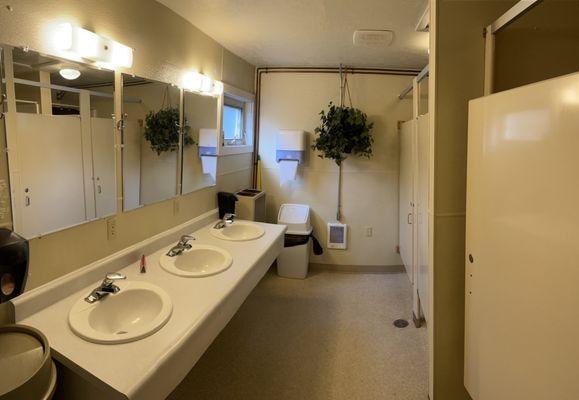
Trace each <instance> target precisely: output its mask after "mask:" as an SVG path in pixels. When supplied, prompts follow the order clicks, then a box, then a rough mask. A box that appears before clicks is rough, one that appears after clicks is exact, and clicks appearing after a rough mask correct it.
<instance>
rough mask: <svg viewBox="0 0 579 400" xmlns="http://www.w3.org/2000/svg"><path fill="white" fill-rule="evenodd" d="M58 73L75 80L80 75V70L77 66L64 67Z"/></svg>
mask: <svg viewBox="0 0 579 400" xmlns="http://www.w3.org/2000/svg"><path fill="white" fill-rule="evenodd" d="M58 73H59V74H60V76H62V77H63V78H64V79H68V80H69V81H72V80H75V79H77V78H78V77H79V76H80V71H79V70H78V69H76V68H63V69H61V70H60V71H58Z"/></svg>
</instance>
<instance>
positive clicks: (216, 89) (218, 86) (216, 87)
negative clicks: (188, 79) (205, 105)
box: [213, 81, 223, 96]
mask: <svg viewBox="0 0 579 400" xmlns="http://www.w3.org/2000/svg"><path fill="white" fill-rule="evenodd" d="M222 93H223V82H219V81H215V82H213V95H214V96H220V95H221V94H222Z"/></svg>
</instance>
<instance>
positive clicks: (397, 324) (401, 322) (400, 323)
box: [394, 319, 408, 328]
mask: <svg viewBox="0 0 579 400" xmlns="http://www.w3.org/2000/svg"><path fill="white" fill-rule="evenodd" d="M394 326H395V327H396V328H406V327H407V326H408V321H406V320H405V319H397V320H396V321H394Z"/></svg>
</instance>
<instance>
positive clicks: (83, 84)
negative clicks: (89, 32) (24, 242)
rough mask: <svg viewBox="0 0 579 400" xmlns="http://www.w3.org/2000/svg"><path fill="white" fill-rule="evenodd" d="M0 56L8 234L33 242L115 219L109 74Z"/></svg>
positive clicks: (18, 53) (27, 55)
mask: <svg viewBox="0 0 579 400" xmlns="http://www.w3.org/2000/svg"><path fill="white" fill-rule="evenodd" d="M5 52H11V58H12V63H10V66H9V68H5V76H4V80H5V84H6V92H7V99H6V102H7V106H8V107H7V108H8V110H7V113H6V118H5V121H6V136H7V142H8V148H9V149H10V152H9V171H10V177H11V179H10V183H11V185H12V193H13V198H12V214H13V224H14V230H15V231H16V232H17V233H19V234H21V235H22V236H24V237H26V238H32V237H36V236H39V235H42V234H46V233H50V232H54V231H58V230H61V229H64V228H67V227H71V226H74V225H78V224H81V223H83V222H85V221H89V220H93V219H96V218H103V217H106V216H109V215H111V214H114V213H115V212H116V193H115V188H116V184H115V181H116V179H115V161H114V124H113V119H112V112H113V108H114V106H113V104H114V100H113V92H114V73H113V72H111V71H106V70H100V69H95V68H92V67H90V66H87V65H84V64H78V63H74V62H70V61H64V60H61V59H57V58H52V57H47V56H44V55H41V54H39V53H36V52H33V51H24V50H22V49H17V48H15V49H11V48H9V47H6V48H5ZM5 60H6V61H8V57H5ZM5 67H7V65H5Z"/></svg>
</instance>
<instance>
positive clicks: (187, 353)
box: [15, 222, 285, 400]
mask: <svg viewBox="0 0 579 400" xmlns="http://www.w3.org/2000/svg"><path fill="white" fill-rule="evenodd" d="M213 224H214V222H212V223H211V224H210V225H207V226H205V227H203V228H201V229H199V230H197V231H195V232H193V233H192V234H193V236H195V237H196V238H197V240H196V241H195V243H198V244H211V245H214V246H219V247H221V248H223V249H225V250H227V251H229V252H230V253H231V255H232V256H233V264H232V265H231V267H230V268H229V269H227V270H226V271H224V272H222V273H220V274H217V275H214V276H208V277H203V278H185V277H179V276H176V275H172V274H170V273H168V272H166V271H165V270H163V269H162V268H161V266H160V265H159V257H160V255H161V254H164V253H165V252H166V251H167V249H168V248H169V247H170V246H169V247H167V246H164V247H163V248H161V249H159V250H157V251H155V252H154V253H152V254H149V255H148V256H147V273H146V274H141V273H139V263H138V262H135V263H132V264H130V265H127V266H125V267H124V268H121V269H119V270H118V271H119V272H121V273H123V274H125V275H126V276H127V279H128V280H132V281H146V282H150V283H153V284H155V285H157V286H159V287H160V288H162V289H164V290H165V291H166V292H167V293H168V294H169V295H170V297H171V300H172V302H173V313H172V315H171V318H170V319H169V321H168V322H167V324H166V325H165V326H164V327H163V328H161V329H160V330H159V331H158V332H156V333H154V334H153V335H151V336H148V337H146V338H144V339H141V340H138V341H135V342H130V343H124V344H113V345H106V344H95V343H90V342H87V341H85V340H83V339H81V338H79V337H78V336H76V335H75V334H74V333H73V332H72V331H71V329H70V327H69V325H68V313H69V310H70V309H71V307H72V306H73V304H74V303H75V302H76V301H77V300H78V299H79V298H83V297H85V296H87V295H88V294H89V293H90V291H91V290H92V289H93V288H94V287H96V286H97V285H98V284H99V283H100V281H95V282H93V283H92V284H90V285H89V286H86V287H85V288H83V289H82V290H79V291H77V292H75V293H74V294H71V295H67V296H66V297H65V298H63V299H61V300H58V301H57V302H55V303H53V304H47V306H46V307H45V308H43V309H41V310H39V311H37V312H35V313H33V314H31V315H27V316H25V318H24V319H22V320H19V321H17V322H18V323H20V324H25V325H30V326H33V327H35V328H38V329H39V330H41V331H42V332H43V333H44V334H45V335H46V336H47V338H48V340H49V342H50V345H51V348H52V349H53V356H54V357H55V358H56V359H57V360H58V361H60V362H61V363H63V364H64V365H66V366H67V367H69V368H71V369H74V370H75V371H76V372H78V373H80V374H81V375H83V376H84V377H85V378H87V379H89V380H91V381H92V382H93V383H96V384H99V385H103V384H104V387H103V389H105V390H109V391H110V389H114V391H111V394H115V395H118V397H119V398H123V397H127V398H130V399H139V400H141V399H159V398H164V397H165V396H167V395H168V394H169V393H170V392H171V391H172V390H173V389H174V388H175V387H176V386H177V385H178V383H179V382H180V381H181V380H182V379H183V377H184V376H185V375H186V374H187V373H188V372H189V370H190V369H191V368H192V367H193V366H194V365H195V363H196V362H197V360H198V359H199V358H200V357H201V355H202V354H203V352H204V351H205V350H206V349H207V347H208V346H209V345H210V344H211V342H212V341H213V340H214V339H215V337H216V336H217V335H218V334H219V332H220V331H221V330H222V329H223V328H224V327H225V325H226V324H227V323H228V322H229V320H230V319H231V317H232V316H233V315H234V314H235V312H236V311H237V309H238V308H239V306H240V305H241V304H242V303H243V301H244V300H245V298H246V297H247V295H248V294H249V293H250V292H251V291H252V290H253V288H254V287H255V285H256V284H257V283H258V282H259V280H260V279H261V278H262V277H263V275H264V274H265V272H266V271H267V269H268V268H269V267H270V265H271V264H272V263H273V261H274V260H275V259H276V258H277V256H278V255H279V252H280V251H281V250H282V248H283V234H284V231H285V227H284V226H279V225H270V224H260V225H261V226H262V227H263V228H264V229H265V234H264V235H263V236H262V237H261V238H259V239H256V240H252V241H245V242H232V241H225V240H220V239H217V238H215V237H213V236H212V235H211V234H210V233H209V227H210V226H212V225H213ZM111 272H112V271H111ZM51 284H52V285H53V286H54V284H53V283H51ZM31 293H32V294H31V295H29V296H34V291H33V292H31ZM23 296H24V299H22V300H19V302H17V303H16V304H15V305H16V309H17V318H18V307H19V303H26V296H27V294H26V293H25V294H24V295H23ZM34 301H36V302H38V299H35V300H34ZM114 392H117V393H114Z"/></svg>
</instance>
